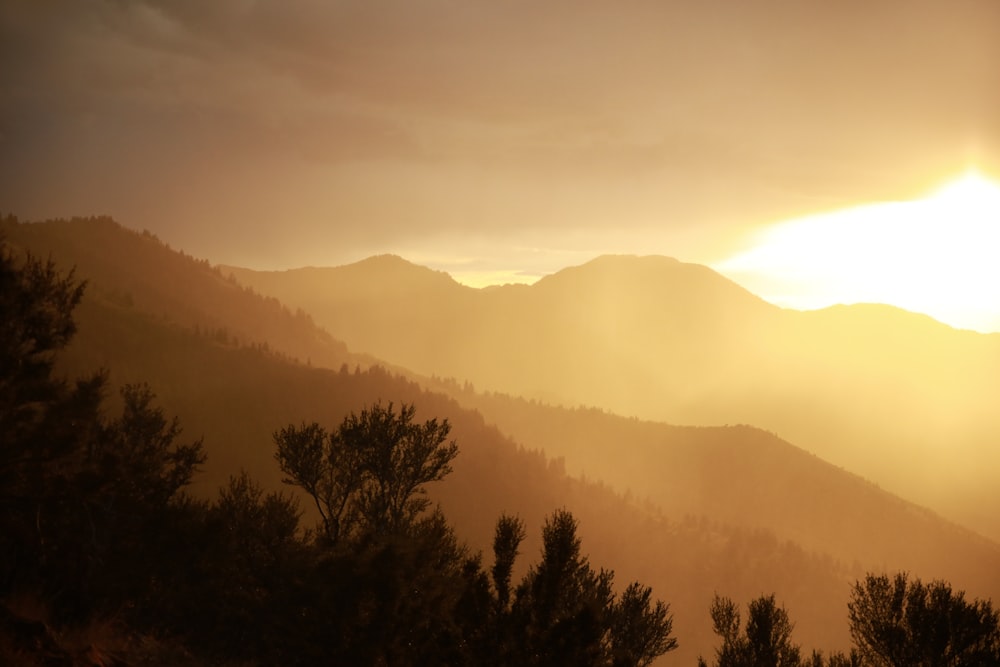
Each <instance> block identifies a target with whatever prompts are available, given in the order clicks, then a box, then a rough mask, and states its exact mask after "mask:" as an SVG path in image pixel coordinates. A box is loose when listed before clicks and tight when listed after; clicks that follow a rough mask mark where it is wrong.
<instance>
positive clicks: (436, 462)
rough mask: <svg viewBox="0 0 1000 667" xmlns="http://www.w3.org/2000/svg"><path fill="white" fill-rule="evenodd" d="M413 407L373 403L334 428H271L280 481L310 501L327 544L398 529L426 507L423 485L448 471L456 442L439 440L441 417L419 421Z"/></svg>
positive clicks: (443, 428)
mask: <svg viewBox="0 0 1000 667" xmlns="http://www.w3.org/2000/svg"><path fill="white" fill-rule="evenodd" d="M415 412H416V409H415V408H414V407H413V406H412V405H407V404H405V403H404V404H402V405H401V407H400V410H399V412H398V413H396V412H395V411H394V410H393V405H392V403H389V405H388V406H383V405H381V404H376V405H375V406H373V407H371V408H366V409H364V410H362V411H361V414H354V413H351V414H349V415H348V416H347V417H345V418H344V421H343V423H341V425H340V428H338V429H337V431H336V432H334V433H328V432H327V431H326V430H325V429H324V428H323V427H321V426H320V425H319V424H316V423H312V424H308V425H306V424H303V425H302V426H299V427H296V426H294V425H289V426H287V427H285V428H283V429H281V430H279V431H277V432H275V434H274V440H275V443H276V445H277V448H278V450H277V453H276V454H275V458H276V459H277V461H278V464H279V466H280V467H281V470H282V472H284V473H285V474H286V475H287V477H286V478H285V480H284V481H285V483H287V484H295V485H297V486H299V487H301V488H302V489H303V490H304V491H306V493H308V494H309V495H310V496H311V497H312V498H313V501H314V503H315V505H316V508H317V510H319V513H320V517H321V521H322V528H323V532H324V535H325V537H326V539H327V540H329V542H330V543H332V544H336V543H338V542H340V541H341V540H342V539H344V538H347V537H351V536H354V535H356V534H357V533H359V532H361V533H363V532H371V533H374V534H379V535H386V534H393V533H397V532H400V531H404V530H405V529H406V528H407V527H408V526H410V525H412V524H413V522H414V520H415V519H416V518H417V517H418V516H419V515H420V513H421V512H423V511H424V510H425V509H427V507H428V505H429V504H430V500H428V499H427V498H426V497H424V496H425V494H426V490H425V489H424V485H425V484H427V483H428V482H434V481H439V480H441V479H443V478H444V476H445V475H447V474H448V473H449V472H451V461H452V459H454V458H455V456H457V455H458V445H457V444H455V442H454V441H451V442H448V443H445V440H446V439H447V437H448V433H449V432H450V430H451V426H450V425H449V424H448V421H447V420H444V421H443V422H440V423H439V422H438V421H437V420H436V419H430V420H427V421H425V422H424V423H423V424H417V423H414V422H413V417H414V414H415Z"/></svg>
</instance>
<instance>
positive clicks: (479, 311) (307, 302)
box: [223, 257, 1000, 539]
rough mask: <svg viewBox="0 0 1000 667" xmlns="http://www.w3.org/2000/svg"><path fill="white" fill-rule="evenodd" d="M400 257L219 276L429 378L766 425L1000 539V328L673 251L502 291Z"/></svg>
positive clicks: (616, 408)
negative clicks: (824, 301) (789, 298)
mask: <svg viewBox="0 0 1000 667" xmlns="http://www.w3.org/2000/svg"><path fill="white" fill-rule="evenodd" d="M394 264H395V265H394V268H393V271H392V273H391V274H388V273H386V272H385V271H384V270H383V263H381V262H362V263H359V264H356V265H352V266H349V267H337V268H329V269H311V270H309V272H308V274H306V273H302V272H300V271H286V272H272V273H268V272H254V271H247V270H237V269H232V268H225V269H223V271H224V272H229V273H231V274H232V275H234V276H235V277H236V278H237V279H238V280H239V281H241V282H244V283H246V284H248V285H251V286H253V287H254V288H255V289H257V290H259V291H261V292H262V293H265V294H269V295H273V296H276V297H278V298H279V299H281V300H282V301H283V302H285V303H288V304H290V305H292V306H301V307H303V308H307V309H308V311H309V312H310V314H311V315H312V316H313V317H315V318H316V321H317V322H318V323H319V324H320V325H321V326H323V327H325V328H326V329H327V330H328V331H330V332H331V334H333V335H334V336H336V337H337V338H339V339H341V340H344V341H345V342H346V343H347V344H348V345H349V346H351V347H352V348H353V349H357V350H363V351H366V352H370V353H371V354H373V355H375V356H378V357H379V358H383V359H387V360H389V361H391V362H394V363H398V364H400V365H402V366H404V367H407V368H411V369H413V370H415V371H418V372H421V373H425V374H432V373H433V374H437V375H440V376H444V377H449V376H450V377H455V378H458V379H459V380H468V381H471V382H473V383H475V385H476V386H478V387H480V388H482V389H485V390H495V391H499V392H503V393H507V394H511V395H520V396H525V397H528V398H538V399H543V400H546V401H548V402H554V403H562V404H565V405H569V406H572V405H590V406H599V407H601V408H604V409H607V410H611V411H613V412H616V413H618V414H623V415H635V416H638V417H641V418H643V419H650V420H654V421H666V422H670V423H685V424H702V425H718V424H726V423H729V424H733V423H749V424H754V425H756V426H760V427H762V428H765V429H767V430H769V431H773V432H776V433H778V434H779V435H781V436H782V437H783V438H786V439H788V440H790V441H791V442H795V443H797V444H799V445H801V446H804V447H807V448H808V449H809V450H810V451H812V452H813V453H815V454H817V455H818V456H820V457H821V458H823V459H825V460H828V461H831V462H832V463H835V464H836V465H839V466H842V467H845V468H847V469H849V470H852V471H854V472H857V473H859V474H861V475H863V476H865V477H867V478H869V479H872V480H875V481H877V482H878V483H879V484H881V485H882V486H884V487H886V488H888V489H889V490H891V491H893V492H895V493H899V494H901V495H903V496H904V497H907V498H909V499H912V500H914V501H916V502H918V503H920V504H924V505H928V506H930V507H933V508H934V509H935V510H937V511H939V512H942V513H944V514H946V515H947V516H949V517H950V518H952V519H955V520H958V521H960V522H962V523H964V524H965V525H968V526H970V527H972V528H974V529H976V530H978V531H980V532H983V533H984V534H987V535H989V536H990V537H992V538H994V539H1000V524H997V522H996V520H995V517H996V516H997V515H998V514H1000V484H998V481H1000V460H998V459H997V455H996V454H995V453H994V451H995V447H994V444H995V443H996V442H997V440H998V439H1000V413H997V411H996V410H995V409H993V406H994V403H995V393H996V378H997V377H998V376H1000V335H983V334H978V333H974V332H969V331H956V330H954V329H951V328H949V327H947V326H945V325H942V324H940V323H938V322H935V321H934V320H931V319H930V318H928V317H924V316H920V315H914V314H911V313H906V312H905V311H900V310H898V309H894V308H890V307H886V306H864V305H861V306H850V307H847V306H843V307H834V308H829V309H826V310H822V311H815V312H798V311H789V310H782V309H780V308H777V307H775V306H772V305H770V304H768V303H766V302H764V301H762V300H761V299H759V298H757V297H755V296H754V295H752V294H750V293H749V292H747V291H746V290H744V289H743V288H741V287H739V286H738V285H736V284H734V283H732V282H731V281H729V280H727V279H726V278H724V277H722V276H720V275H719V274H717V273H715V272H714V271H711V270H710V269H708V268H707V267H704V266H698V265H692V264H685V263H682V262H678V261H676V260H672V259H669V258H664V257H602V258H599V259H597V260H594V261H592V262H590V263H588V264H585V265H583V266H579V267H573V268H570V269H566V270H563V271H560V272H558V273H556V274H553V275H551V276H548V277H546V278H544V279H542V280H540V281H539V282H538V283H536V284H535V285H532V286H530V287H525V286H506V287H500V288H493V289H488V290H472V289H469V288H467V287H463V286H461V285H458V284H457V283H454V282H453V281H447V280H437V281H435V282H434V283H433V284H431V283H430V281H423V280H420V279H419V277H420V276H422V275H424V274H425V273H427V272H428V271H429V270H428V269H425V268H423V267H418V266H414V265H409V266H408V269H409V270H408V271H404V270H403V268H406V265H405V264H403V263H402V260H398V259H397V260H396V261H395V263H394ZM374 284H377V285H378V286H379V287H378V298H369V297H368V296H366V295H368V294H369V293H370V292H369V290H368V288H367V287H366V285H374Z"/></svg>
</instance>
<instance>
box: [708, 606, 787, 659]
mask: <svg viewBox="0 0 1000 667" xmlns="http://www.w3.org/2000/svg"><path fill="white" fill-rule="evenodd" d="M748 612H749V618H748V619H747V623H746V627H745V628H743V629H742V632H741V619H740V610H739V607H738V606H737V605H736V604H735V603H734V602H733V601H732V600H730V599H729V598H726V597H720V596H719V595H716V596H715V598H714V600H713V601H712V606H711V610H710V614H711V616H712V626H713V629H714V630H715V634H717V635H719V637H720V638H721V639H722V646H721V647H719V648H718V649H716V661H715V667H798V665H800V664H801V658H800V651H799V647H798V646H797V645H796V644H793V643H792V640H791V636H792V628H793V627H794V626H793V625H792V623H791V621H790V620H789V618H788V612H787V611H785V609H784V608H783V607H779V606H778V605H777V603H776V602H775V598H774V595H768V596H761V597H759V598H757V599H756V600H753V601H751V602H750V604H749V605H748ZM698 664H699V665H700V666H706V665H707V663H706V662H705V661H704V660H703V659H702V658H699V659H698Z"/></svg>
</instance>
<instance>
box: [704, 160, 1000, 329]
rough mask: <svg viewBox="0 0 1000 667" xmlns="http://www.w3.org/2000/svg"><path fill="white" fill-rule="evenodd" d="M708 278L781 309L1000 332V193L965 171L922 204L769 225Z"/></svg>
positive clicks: (842, 212) (881, 206)
mask: <svg viewBox="0 0 1000 667" xmlns="http://www.w3.org/2000/svg"><path fill="white" fill-rule="evenodd" d="M714 268H716V269H717V270H718V271H720V272H721V273H724V274H725V275H727V276H729V277H730V278H732V279H733V280H735V281H736V282H738V283H740V284H741V285H743V286H745V287H746V288H747V289H749V290H750V291H752V292H755V293H757V294H759V295H760V296H762V297H763V298H765V299H767V300H769V301H772V302H774V303H777V304H779V305H782V306H788V307H792V308H802V309H812V308H822V307H825V306H828V305H832V304H835V303H859V302H870V303H887V304H891V305H894V306H898V307H900V308H904V309H906V310H911V311H914V312H921V313H926V314H928V315H930V316H932V317H934V318H936V319H938V320H940V321H942V322H945V323H947V324H950V325H952V326H955V327H959V328H967V329H976V330H979V331H1000V184H998V183H996V182H994V181H992V180H990V179H988V178H986V177H985V176H983V175H982V174H980V173H979V172H977V171H974V170H970V171H969V172H967V173H966V174H965V175H964V176H962V177H961V178H958V179H956V180H955V181H953V182H951V183H949V184H947V185H945V186H944V187H942V188H940V189H938V190H936V191H934V192H932V193H930V194H929V195H928V196H927V197H924V198H922V199H918V200H914V201H905V202H889V203H879V204H870V205H866V206H858V207H854V208H849V209H844V210H840V211H834V212H831V213H826V214H822V215H815V216H809V217H805V218H799V219H795V220H791V221H788V222H784V223H779V224H776V225H772V226H770V227H768V228H766V229H764V230H763V231H762V232H760V233H759V235H757V236H756V237H755V238H754V240H753V244H752V247H750V248H749V249H748V250H746V251H744V252H741V253H738V254H737V255H735V256H733V257H730V258H729V259H726V260H724V261H722V262H719V263H717V264H715V265H714Z"/></svg>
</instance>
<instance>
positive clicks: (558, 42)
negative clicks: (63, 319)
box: [0, 0, 1000, 276]
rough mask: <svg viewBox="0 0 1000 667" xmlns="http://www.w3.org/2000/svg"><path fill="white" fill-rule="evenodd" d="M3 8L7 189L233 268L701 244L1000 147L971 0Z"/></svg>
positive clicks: (993, 42) (3, 183)
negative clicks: (146, 232) (105, 217)
mask: <svg viewBox="0 0 1000 667" xmlns="http://www.w3.org/2000/svg"><path fill="white" fill-rule="evenodd" d="M0 30H2V33H3V36H4V39H3V46H2V47H0V48H2V49H3V51H2V63H3V65H2V66H0V67H2V79H0V138H2V142H3V143H2V150H0V205H2V206H3V207H4V209H5V210H9V211H13V212H15V213H17V214H18V215H20V216H21V217H23V218H28V219H41V218H46V217H52V216H71V215H78V214H100V213H107V214H111V215H113V216H114V217H115V219H117V220H120V221H121V222H123V223H124V224H126V225H127V226H131V227H133V228H140V229H142V228H147V229H150V230H151V231H153V232H154V233H157V234H158V235H160V236H161V237H162V238H165V239H169V241H170V242H171V243H172V244H174V245H175V246H177V247H181V248H184V249H185V250H186V251H188V252H191V253H193V254H195V255H197V256H204V257H211V258H212V259H213V261H218V262H220V263H224V264H232V265H239V266H248V267H253V268H258V269H277V268H293V267H296V266H304V265H316V266H329V265H337V264H344V263H348V262H351V261H356V260H359V259H362V258H364V257H367V256H370V255H373V254H378V253H382V252H392V253H395V254H399V255H401V256H404V257H408V258H410V259H412V260H414V261H417V262H419V263H422V264H428V265H433V266H434V267H435V268H440V269H443V270H447V271H456V272H457V271H479V272H490V271H497V272H500V275H501V276H503V275H510V273H511V272H514V273H517V274H527V275H529V276H539V275H544V274H548V273H552V272H553V271H555V270H558V269H560V268H563V267H565V266H571V265H575V264H579V263H582V262H583V261H586V260H588V259H591V258H593V257H595V256H597V255H600V254H604V253H639V254H645V253H657V254H663V255H667V256H673V257H680V258H682V259H685V260H688V261H700V262H708V261H713V260H718V259H720V258H722V257H725V256H727V255H728V254H731V253H732V252H735V251H737V250H739V249H741V248H743V246H741V243H743V239H744V238H745V233H746V232H750V231H752V230H753V229H754V228H755V227H756V226H757V225H760V224H764V223H773V222H776V221H779V220H787V219H790V218H794V217H798V216H801V215H806V214H812V213H818V212H823V211H831V210H834V209H837V208H841V207H845V206H851V205H857V204H861V203H866V202H879V201H898V200H907V199H913V198H916V197H918V196H922V195H923V194H924V193H925V192H927V191H928V190H929V189H931V188H933V187H937V186H938V185H940V184H941V183H943V182H945V181H947V180H949V179H952V178H954V177H955V176H956V175H957V174H960V173H962V172H963V171H964V170H965V169H966V168H967V167H969V166H979V167H980V168H982V169H984V170H986V171H987V172H990V170H992V172H993V173H995V172H996V171H997V164H998V159H1000V158H998V155H1000V124H998V123H997V122H996V119H997V118H1000V85H997V81H998V75H997V65H996V63H998V62H1000V6H998V5H997V3H996V2H993V1H992V0H960V1H957V2H949V3H940V2H937V1H935V0H917V1H915V2H908V3H905V4H903V3H899V2H896V1H894V0H876V1H875V2H868V3H864V4H857V3H801V2H786V1H784V0H765V1H764V2H755V3H752V4H751V3H745V2H736V1H727V2H723V3H721V4H719V3H713V4H711V5H706V4H704V3H699V2H687V1H674V2H645V1H641V0H635V1H630V2H625V3H614V4H613V5H612V4H607V3H601V2H584V3H579V2H573V3H569V2H562V1H559V2H550V3H545V4H543V5H538V4H532V3H520V2H515V3H501V4H497V3H489V2H465V3H461V5H460V6H458V5H455V4H454V3H449V2H438V1H431V2H421V3H412V2H401V1H393V2H387V3H378V4H377V5H372V4H371V3H368V2H359V1H356V0H346V1H341V2H332V3H322V2H309V1H296V2H281V3H279V2H257V3H240V2H213V3H201V2H156V1H149V2H130V3H111V2H88V3H78V2H71V1H62V2H46V3H38V2H32V1H30V0H15V1H13V2H5V3H3V7H2V8H0ZM53 193H58V196H53Z"/></svg>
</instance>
